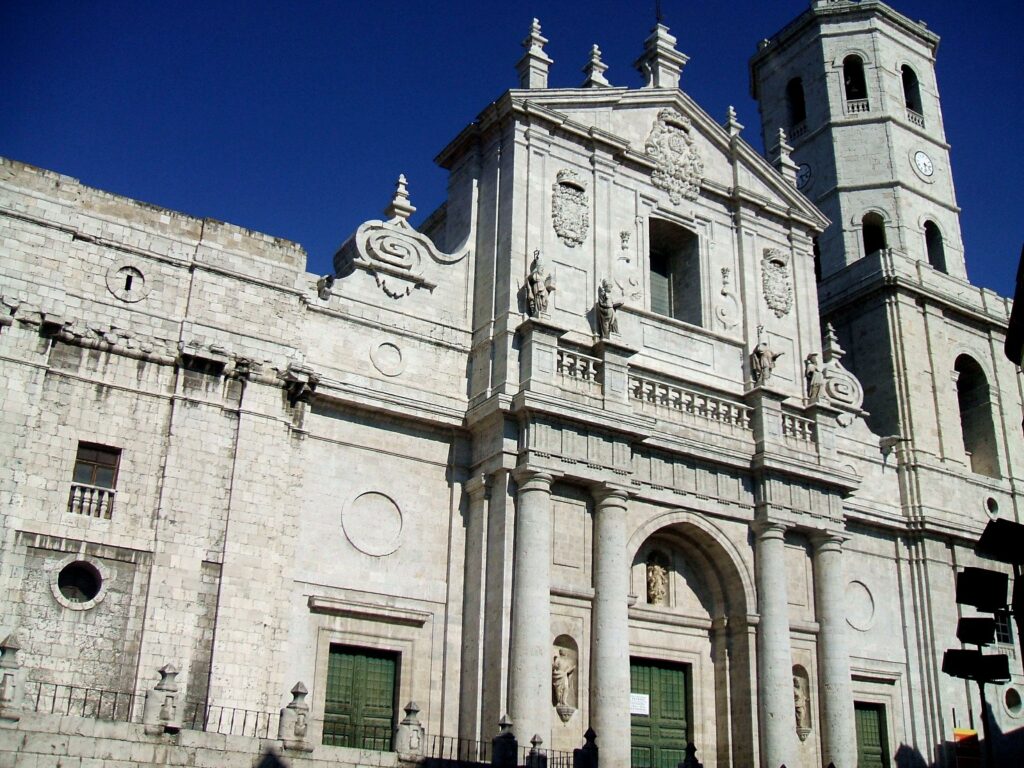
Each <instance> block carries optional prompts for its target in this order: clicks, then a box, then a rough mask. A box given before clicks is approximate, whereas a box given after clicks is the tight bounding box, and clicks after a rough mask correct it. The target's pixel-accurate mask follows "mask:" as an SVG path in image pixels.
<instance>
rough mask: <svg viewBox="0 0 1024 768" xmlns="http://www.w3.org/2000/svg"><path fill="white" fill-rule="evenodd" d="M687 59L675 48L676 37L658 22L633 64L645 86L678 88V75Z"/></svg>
mask: <svg viewBox="0 0 1024 768" xmlns="http://www.w3.org/2000/svg"><path fill="white" fill-rule="evenodd" d="M689 60H690V57H689V56H687V55H686V54H685V53H681V52H679V51H677V50H676V39H675V38H674V37H673V36H672V35H671V34H670V33H669V31H668V27H666V26H665V25H664V24H662V23H660V22H659V23H658V24H656V25H655V27H654V29H653V30H652V31H651V34H650V35H649V36H648V38H647V39H646V40H645V41H644V52H643V55H642V56H641V57H640V58H639V59H637V61H636V65H635V66H636V68H637V69H638V70H640V74H642V75H643V76H644V79H645V80H646V83H645V84H644V87H645V88H678V87H679V77H680V75H682V73H683V67H685V66H686V62H688V61H689Z"/></svg>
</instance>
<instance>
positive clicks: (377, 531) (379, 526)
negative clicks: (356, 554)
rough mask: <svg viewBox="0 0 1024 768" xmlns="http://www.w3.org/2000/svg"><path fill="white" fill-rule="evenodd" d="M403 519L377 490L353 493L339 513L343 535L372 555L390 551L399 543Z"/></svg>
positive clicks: (394, 504)
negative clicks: (353, 496) (347, 503)
mask: <svg viewBox="0 0 1024 768" xmlns="http://www.w3.org/2000/svg"><path fill="white" fill-rule="evenodd" d="M403 522H404V521H403V519H402V510H400V509H399V508H398V505H397V504H396V503H395V502H394V501H393V500H392V499H391V498H390V497H389V496H385V495H384V494H383V493H378V492H377V491H369V492H367V493H363V494H361V495H359V496H357V497H356V498H355V499H353V500H352V502H351V503H350V504H349V505H348V507H346V509H345V510H344V511H343V512H342V514H341V527H342V530H344V531H345V538H347V539H348V540H349V542H351V544H352V546H353V547H355V548H356V549H358V550H359V551H360V552H362V553H363V554H366V555H371V556H373V557H383V556H384V555H390V554H391V553H392V552H394V551H395V550H397V549H398V548H399V546H401V543H402V542H401V539H402V527H403Z"/></svg>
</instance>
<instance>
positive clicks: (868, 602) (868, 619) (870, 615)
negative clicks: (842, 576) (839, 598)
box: [846, 581, 875, 632]
mask: <svg viewBox="0 0 1024 768" xmlns="http://www.w3.org/2000/svg"><path fill="white" fill-rule="evenodd" d="M846 623H847V624H849V625H850V626H851V627H853V628H854V629H856V630H857V631H858V632H867V631H868V630H869V629H871V627H872V625H874V623H875V598H874V596H873V595H872V594H871V590H870V589H868V587H867V584H865V583H864V582H861V581H851V582H850V584H849V586H847V588H846Z"/></svg>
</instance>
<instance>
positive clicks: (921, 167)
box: [910, 149, 935, 183]
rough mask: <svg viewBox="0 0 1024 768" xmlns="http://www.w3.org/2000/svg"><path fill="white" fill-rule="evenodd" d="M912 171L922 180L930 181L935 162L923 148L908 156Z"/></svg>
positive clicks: (933, 174)
mask: <svg viewBox="0 0 1024 768" xmlns="http://www.w3.org/2000/svg"><path fill="white" fill-rule="evenodd" d="M910 160H911V165H912V166H913V168H914V172H915V173H917V175H918V176H919V177H920V178H921V179H922V180H924V181H927V182H929V183H930V182H932V181H934V179H933V178H932V177H933V176H935V163H933V162H932V159H931V157H929V156H928V153H927V152H925V151H924V150H923V149H919V150H917V151H916V152H914V153H913V154H911V156H910Z"/></svg>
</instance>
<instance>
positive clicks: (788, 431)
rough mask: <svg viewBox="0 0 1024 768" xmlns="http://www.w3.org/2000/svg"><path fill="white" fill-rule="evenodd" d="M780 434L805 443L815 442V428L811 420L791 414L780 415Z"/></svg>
mask: <svg viewBox="0 0 1024 768" xmlns="http://www.w3.org/2000/svg"><path fill="white" fill-rule="evenodd" d="M782 434H783V436H784V437H791V438H793V439H794V440H800V441H802V442H805V443H813V442H815V439H816V436H815V427H814V421H813V420H812V419H805V418H804V417H803V416H796V415H795V414H792V413H783V414H782Z"/></svg>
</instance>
